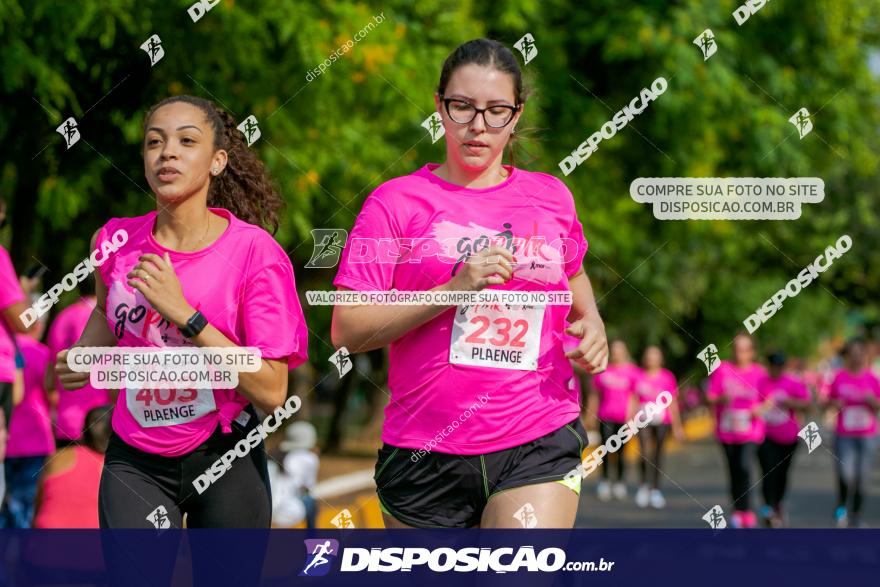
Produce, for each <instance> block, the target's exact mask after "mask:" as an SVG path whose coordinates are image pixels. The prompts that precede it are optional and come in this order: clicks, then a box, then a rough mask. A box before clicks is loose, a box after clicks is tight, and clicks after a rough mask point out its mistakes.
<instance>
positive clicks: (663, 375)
mask: <svg viewBox="0 0 880 587" xmlns="http://www.w3.org/2000/svg"><path fill="white" fill-rule="evenodd" d="M661 391H668V392H669V393H670V395H672V397H673V398H675V397H676V396H677V395H678V382H677V381H676V380H675V375H673V374H672V371H670V370H669V369H664V368H662V367H661V368H660V369H659V370H658V371H655V372H654V373H648V372H647V371H645V370H644V369H642V370H641V377H640V379H639V381H638V383H637V385H636V393H637V394H638V398H639V405H640V406H644V405H645V404H647V403H648V402H654V403H655V404H656V403H657V396H658V395H660V392H661ZM660 423H661V424H672V412H671V411H670V408H668V407H667V408H666V409H665V410H663V415H662V419H661V421H660Z"/></svg>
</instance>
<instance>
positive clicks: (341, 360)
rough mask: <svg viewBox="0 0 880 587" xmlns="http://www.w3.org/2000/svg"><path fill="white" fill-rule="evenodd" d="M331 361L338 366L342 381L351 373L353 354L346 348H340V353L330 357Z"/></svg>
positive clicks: (337, 352)
mask: <svg viewBox="0 0 880 587" xmlns="http://www.w3.org/2000/svg"><path fill="white" fill-rule="evenodd" d="M329 361H330V362H331V363H333V365H335V366H336V370H337V371H339V378H340V379H342V378H343V377H345V374H346V373H348V372H349V371H351V354H350V353H349V352H348V349H347V348H345V347H344V346H343V347H339V350H338V351H336V352H335V353H333V354H332V355H330V359H329Z"/></svg>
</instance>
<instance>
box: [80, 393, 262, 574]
mask: <svg viewBox="0 0 880 587" xmlns="http://www.w3.org/2000/svg"><path fill="white" fill-rule="evenodd" d="M248 412H249V413H250V414H251V418H250V419H249V421H248V423H249V426H245V427H241V426H240V425H239V424H238V423H237V422H233V423H232V432H231V433H229V434H223V433H222V432H221V431H220V429H219V428H218V429H217V430H216V431H215V432H214V434H212V435H211V436H210V437H209V438H208V439H207V440H205V442H203V443H202V444H201V445H199V446H198V447H196V449H195V450H193V451H192V452H190V453H188V454H185V455H182V456H179V457H163V456H159V455H155V454H151V453H146V452H143V451H141V450H138V449H136V448H134V447H132V446H129V445H128V444H126V443H125V442H124V441H123V440H122V439H121V438H119V437H118V436H117V435H116V434H115V433H114V434H112V435H111V436H110V443H109V446H108V447H107V452H106V454H105V456H104V471H103V473H102V475H101V486H100V490H99V492H98V514H99V520H100V524H101V528H104V529H116V528H151V529H153V530H154V531H153V532H148V533H131V532H127V533H126V532H105V533H102V547H103V552H104V560H105V561H106V563H107V569H108V571H109V573H110V577H111V579H112V581H111V584H113V585H115V584H120V585H123V584H124V585H150V586H152V585H170V584H171V577H172V574H173V572H174V566H175V561H176V559H177V553H178V548H179V542H180V537H181V533H180V532H179V531H178V529H179V528H181V526H182V522H183V516H184V514H185V515H186V526H187V528H256V529H263V528H269V527H270V524H271V519H272V497H271V493H270V488H269V474H268V469H267V467H266V449H265V446H264V445H263V443H262V442H261V443H260V444H258V445H257V446H256V447H254V448H252V449H251V450H250V452H249V453H248V454H247V456H245V457H236V458H235V460H233V461H232V464H231V467H230V468H229V470H227V471H226V473H224V474H223V476H222V477H220V478H218V479H217V480H216V481H215V482H214V483H213V484H211V485H210V486H208V487H207V488H206V489H205V490H204V491H203V492H202V493H201V494H199V493H198V491H197V490H196V488H195V487H194V486H193V480H194V479H196V478H197V477H199V476H200V475H202V474H203V473H205V471H207V470H208V469H209V468H210V467H211V465H212V464H213V463H214V462H215V461H216V460H217V459H219V458H220V457H221V456H222V455H223V454H224V453H226V452H227V451H229V450H231V449H233V447H234V446H235V444H236V443H237V442H238V441H240V440H242V439H244V438H245V436H246V435H247V433H248V432H249V431H250V430H252V429H253V428H255V427H256V424H257V418H256V417H255V416H256V413H255V412H254V411H253V408H251V407H248ZM242 446H243V445H242ZM158 528H163V529H164V528H170V530H161V529H158ZM187 536H188V540H189V546H190V548H191V550H192V563H193V582H194V584H195V585H203V584H204V585H213V584H216V579H212V577H216V576H217V574H218V571H222V575H223V577H224V580H228V584H236V585H242V586H243V585H256V584H257V583H258V581H259V577H260V573H261V569H262V565H263V561H262V556H260V554H261V553H263V552H265V547H266V544H265V542H266V540H267V539H268V533H266V532H259V533H248V534H247V538H248V539H247V540H241V535H240V534H239V533H235V536H231V537H230V536H229V535H228V534H227V535H224V534H216V533H215V534H204V533H199V532H195V533H193V532H189V533H188V534H187ZM138 541H142V542H143V544H140V543H138ZM218 541H220V542H218ZM224 541H225V543H224V544H222V545H221V544H220V543H222V542H224ZM218 548H219V549H221V550H223V551H226V552H236V551H237V549H239V548H246V549H248V550H253V556H245V555H244V554H242V555H241V556H240V557H236V558H235V560H228V559H223V558H222V557H219V558H218V556H217V552H218ZM245 560H247V561H249V562H247V563H244V562H243V561H245Z"/></svg>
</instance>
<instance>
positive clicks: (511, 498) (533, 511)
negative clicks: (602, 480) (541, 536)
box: [481, 482, 579, 528]
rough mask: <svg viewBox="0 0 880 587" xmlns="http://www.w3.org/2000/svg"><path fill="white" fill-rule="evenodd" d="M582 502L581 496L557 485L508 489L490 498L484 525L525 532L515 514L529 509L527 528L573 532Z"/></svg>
mask: <svg viewBox="0 0 880 587" xmlns="http://www.w3.org/2000/svg"><path fill="white" fill-rule="evenodd" d="M578 500H579V496H578V494H577V493H575V492H574V491H572V490H571V489H569V488H568V487H566V486H565V485H563V484H562V483H557V482H550V483H538V484H535V485H526V486H524V487H516V488H514V489H508V490H507V491H502V492H501V493H498V494H496V495H494V496H492V497H491V498H489V503H488V504H486V508H485V509H484V510H483V517H482V524H481V525H482V527H483V528H522V527H523V522H521V521H520V520H519V519H517V517H515V516H514V514H516V513H517V512H519V511H520V510H521V509H523V508H525V509H524V510H523V512H524V513H525V514H526V520H527V521H526V527H532V528H572V527H574V520H575V516H576V515H577V509H578ZM521 516H522V514H521ZM532 517H533V518H534V522H532ZM532 523H534V524H535V525H534V526H533V525H532Z"/></svg>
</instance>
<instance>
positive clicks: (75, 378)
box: [55, 349, 89, 391]
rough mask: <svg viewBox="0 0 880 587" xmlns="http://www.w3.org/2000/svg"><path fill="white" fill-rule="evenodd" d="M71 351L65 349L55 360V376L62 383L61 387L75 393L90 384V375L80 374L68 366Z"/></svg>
mask: <svg viewBox="0 0 880 587" xmlns="http://www.w3.org/2000/svg"><path fill="white" fill-rule="evenodd" d="M69 351H70V349H64V350H63V351H61V352H60V353H58V356H57V357H56V359H55V374H56V375H57V376H58V380H59V381H61V386H62V387H63V388H64V389H66V390H68V391H74V390H76V389H82V388H83V387H85V385H86V384H87V383H88V382H89V373H79V372H77V371H74V370H73V369H71V368H70V367H68V366H67V353H68V352H69Z"/></svg>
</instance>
